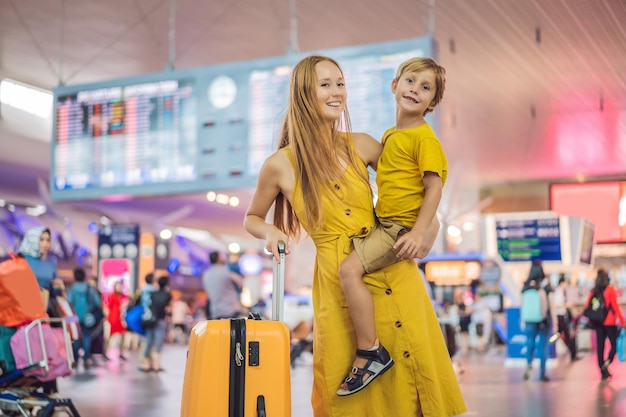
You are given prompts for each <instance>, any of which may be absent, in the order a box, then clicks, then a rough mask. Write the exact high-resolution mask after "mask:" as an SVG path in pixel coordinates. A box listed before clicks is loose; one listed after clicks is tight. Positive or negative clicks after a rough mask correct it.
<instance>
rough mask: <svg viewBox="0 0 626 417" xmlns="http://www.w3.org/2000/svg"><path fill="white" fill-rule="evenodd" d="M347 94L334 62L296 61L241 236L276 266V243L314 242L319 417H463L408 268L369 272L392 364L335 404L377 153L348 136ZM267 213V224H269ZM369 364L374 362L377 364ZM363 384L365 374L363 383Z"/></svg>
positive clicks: (412, 268)
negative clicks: (351, 279)
mask: <svg viewBox="0 0 626 417" xmlns="http://www.w3.org/2000/svg"><path fill="white" fill-rule="evenodd" d="M346 102H347V92H346V88H345V81H344V76H343V72H342V71H341V69H340V67H339V65H338V64H337V62H335V61H334V60H333V59H331V58H328V57H323V56H309V57H307V58H304V59H303V60H301V61H300V62H299V63H298V64H297V65H296V66H295V67H294V70H293V73H292V76H291V84H290V94H289V104H288V109H287V115H286V117H285V121H284V124H283V128H282V131H281V140H280V144H279V150H278V151H277V152H275V153H274V154H272V155H271V156H269V157H268V158H267V160H266V161H265V163H264V164H263V166H262V168H261V171H260V173H259V178H258V184H257V188H256V190H255V193H254V196H253V198H252V201H251V203H250V206H249V208H248V211H247V213H246V217H245V221H244V226H245V228H246V230H247V231H248V232H249V233H251V234H252V235H253V236H255V237H257V238H259V239H265V240H266V247H267V249H268V250H269V251H271V252H272V253H273V254H274V256H275V257H276V259H278V242H279V241H281V240H282V241H285V242H287V253H288V251H289V240H290V238H296V237H297V236H298V235H299V232H300V227H301V226H302V227H303V228H304V229H305V230H306V231H307V233H308V234H309V235H310V236H311V238H312V239H313V241H314V243H315V246H316V249H317V257H316V261H315V271H314V277H313V293H312V296H313V309H314V327H313V329H314V347H313V351H314V382H313V394H312V403H313V411H314V415H315V416H316V417H326V416H391V415H394V416H403V417H405V416H422V415H423V416H437V417H439V416H441V417H444V416H451V415H457V414H461V413H463V412H465V404H464V402H463V399H462V396H461V392H460V389H459V386H458V382H457V379H456V376H455V374H454V371H453V369H452V365H451V363H450V358H449V356H448V352H447V350H446V346H445V343H444V340H443V336H442V333H441V329H440V327H439V324H438V321H437V317H436V315H435V312H434V309H433V307H432V304H431V302H430V299H429V297H428V294H427V292H426V289H425V287H424V284H423V282H422V280H421V278H420V276H419V273H418V270H417V265H416V264H415V262H414V261H412V260H411V261H399V262H397V263H395V264H394V265H391V266H389V267H386V268H383V269H381V270H380V271H377V272H374V273H371V274H367V275H365V277H364V281H365V283H366V284H367V286H368V289H369V290H370V291H371V293H372V297H373V299H374V305H375V308H376V328H377V331H378V332H379V334H380V337H381V339H383V338H384V340H385V346H386V348H387V349H388V350H389V353H390V354H391V356H392V357H394V358H397V359H396V365H395V366H394V367H393V368H391V369H390V370H389V371H388V372H386V373H385V374H384V375H381V376H380V377H379V378H380V381H381V382H378V383H375V384H372V385H371V387H368V389H367V390H366V391H364V392H357V393H355V394H353V395H350V396H338V395H337V388H338V386H339V384H340V383H341V381H342V380H343V377H344V376H345V374H346V371H347V370H349V369H350V368H351V367H352V360H353V357H354V351H355V349H356V340H355V336H354V330H353V327H352V320H351V317H350V313H349V312H348V308H347V305H346V300H345V297H344V295H343V291H342V286H341V282H340V280H339V274H338V270H339V265H340V263H341V261H343V259H345V257H346V256H347V255H348V254H349V253H350V252H351V250H352V245H351V239H352V238H353V237H355V236H362V235H365V234H367V233H368V232H369V231H370V230H371V228H372V227H373V226H374V224H375V218H374V211H373V200H372V193H371V190H370V187H369V182H368V173H367V167H368V166H371V167H373V168H376V164H377V161H378V157H379V155H380V152H381V145H380V143H378V142H377V141H376V140H374V139H373V138H372V137H371V136H368V135H366V134H362V133H350V123H349V117H348V113H347V108H346ZM272 205H275V208H274V221H273V224H270V223H267V222H266V221H265V218H266V215H267V213H268V212H269V210H270V208H271V207H272ZM371 360H372V361H376V360H377V359H376V358H375V357H373V358H372V359H371ZM365 377H367V376H365Z"/></svg>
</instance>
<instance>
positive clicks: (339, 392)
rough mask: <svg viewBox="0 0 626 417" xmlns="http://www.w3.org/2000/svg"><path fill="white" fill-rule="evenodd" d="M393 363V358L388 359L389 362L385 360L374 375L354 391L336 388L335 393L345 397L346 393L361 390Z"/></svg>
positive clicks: (349, 393)
mask: <svg viewBox="0 0 626 417" xmlns="http://www.w3.org/2000/svg"><path fill="white" fill-rule="evenodd" d="M394 363H395V362H394V361H393V359H391V360H389V362H387V363H386V364H385V365H384V366H383V368H382V369H381V370H380V371H379V372H378V373H377V374H376V375H373V376H370V377H369V378H367V381H365V382H364V383H363V385H361V386H360V387H359V388H357V389H355V390H354V391H348V390H343V389H339V390H337V395H338V396H340V397H347V396H348V395H352V394H356V393H357V392H359V391H361V390H362V389H363V388H365V387H367V386H368V385H369V383H370V382H372V381H373V380H375V379H376V378H378V377H379V376H381V375H382V374H384V373H385V372H387V371H388V370H389V369H390V368H391V367H392V366H393V365H394Z"/></svg>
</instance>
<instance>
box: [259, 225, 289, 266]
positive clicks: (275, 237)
mask: <svg viewBox="0 0 626 417" xmlns="http://www.w3.org/2000/svg"><path fill="white" fill-rule="evenodd" d="M281 240H282V241H283V242H285V255H288V254H289V237H288V236H287V235H286V234H285V233H283V232H282V231H280V230H279V229H278V228H277V227H275V226H274V227H272V228H271V229H270V230H269V231H268V232H267V235H266V236H265V249H266V250H267V251H268V252H271V253H272V255H273V256H274V259H276V262H278V263H280V254H279V252H278V242H280V241H281Z"/></svg>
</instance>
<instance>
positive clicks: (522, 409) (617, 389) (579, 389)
mask: <svg viewBox="0 0 626 417" xmlns="http://www.w3.org/2000/svg"><path fill="white" fill-rule="evenodd" d="M185 352H186V348H185V347H183V346H166V347H165V351H164V368H165V369H166V372H163V373H159V374H154V373H150V374H144V373H140V372H138V371H137V370H136V367H137V360H136V354H135V355H133V357H131V358H130V360H129V361H128V362H126V363H120V362H119V361H118V360H117V359H113V360H111V361H110V362H108V363H106V364H103V365H101V366H96V367H92V368H91V369H90V370H88V371H84V370H83V369H82V367H79V369H78V372H77V373H76V375H75V376H73V377H71V378H65V379H63V380H61V381H60V384H59V385H60V389H61V394H63V396H68V397H71V398H72V399H73V401H74V403H75V405H76V406H77V408H78V410H79V411H80V412H81V415H82V416H83V417H126V416H127V417H131V416H132V417H135V416H140V417H163V416H167V417H174V416H178V415H179V412H180V411H179V410H180V398H181V388H182V380H183V373H184V365H185ZM305 359H308V358H305ZM460 361H461V362H462V364H463V367H464V373H463V374H462V375H461V376H460V381H461V387H462V390H463V393H464V395H465V400H466V403H467V406H468V410H469V411H468V413H467V414H466V416H484V417H502V416H507V417H543V416H550V417H552V416H555V417H560V416H567V417H609V416H610V417H624V416H626V363H615V364H613V365H612V366H611V371H612V372H613V374H614V375H615V376H614V378H613V380H611V381H609V382H604V383H603V382H600V378H599V372H598V371H597V368H596V366H595V360H594V356H593V355H592V354H590V353H585V354H584V356H583V359H582V360H580V361H578V362H575V363H573V364H570V363H569V360H567V359H563V360H561V362H560V363H557V364H556V366H555V367H554V368H552V369H549V371H548V373H549V375H550V377H551V378H552V380H551V382H548V383H542V382H538V381H537V375H536V374H535V375H533V378H531V380H530V381H527V382H523V381H522V371H523V369H522V368H506V367H505V366H504V356H503V353H502V352H499V351H495V352H494V351H492V352H490V353H487V354H483V355H479V354H470V355H461V357H460ZM311 382H312V371H311V366H310V360H309V361H303V362H302V363H300V364H299V365H298V366H297V367H296V368H295V369H294V370H293V373H292V387H293V389H292V391H293V399H292V402H293V416H294V417H312V416H313V413H312V411H311V406H310V400H309V398H310V388H311ZM389 416H393V412H392V411H390V413H389ZM385 417H387V416H385ZM402 417H405V416H402Z"/></svg>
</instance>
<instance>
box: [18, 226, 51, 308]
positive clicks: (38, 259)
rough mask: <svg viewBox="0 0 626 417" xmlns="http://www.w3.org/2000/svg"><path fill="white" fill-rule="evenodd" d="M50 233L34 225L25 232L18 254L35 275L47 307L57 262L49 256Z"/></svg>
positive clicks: (48, 230)
mask: <svg viewBox="0 0 626 417" xmlns="http://www.w3.org/2000/svg"><path fill="white" fill-rule="evenodd" d="M51 245H52V233H50V229H48V228H46V227H43V226H41V227H34V228H32V229H30V230H28V231H27V232H26V234H25V235H24V238H23V239H22V243H21V244H20V248H19V251H18V252H19V254H20V255H21V256H23V257H24V259H26V261H27V262H28V265H29V266H30V269H32V271H33V273H34V274H35V276H36V277H37V283H38V284H39V288H40V290H41V298H42V299H43V302H44V308H46V309H47V308H48V298H49V297H50V291H51V289H52V280H54V279H56V278H57V263H56V262H55V260H54V259H52V258H51V257H50V256H49V252H50V247H51Z"/></svg>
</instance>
